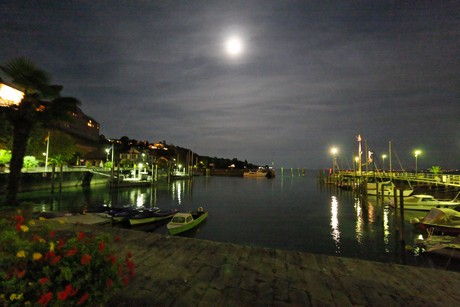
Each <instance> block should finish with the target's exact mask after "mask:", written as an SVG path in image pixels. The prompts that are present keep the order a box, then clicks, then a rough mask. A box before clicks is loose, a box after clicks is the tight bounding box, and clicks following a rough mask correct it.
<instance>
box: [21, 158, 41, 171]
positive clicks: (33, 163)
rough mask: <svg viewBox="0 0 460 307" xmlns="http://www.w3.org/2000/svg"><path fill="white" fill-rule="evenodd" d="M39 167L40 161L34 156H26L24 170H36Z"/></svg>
mask: <svg viewBox="0 0 460 307" xmlns="http://www.w3.org/2000/svg"><path fill="white" fill-rule="evenodd" d="M37 166H38V161H37V159H36V158H35V157H34V156H25V157H24V164H23V167H24V168H34V167H37Z"/></svg>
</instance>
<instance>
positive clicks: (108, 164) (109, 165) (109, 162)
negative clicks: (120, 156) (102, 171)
mask: <svg viewBox="0 0 460 307" xmlns="http://www.w3.org/2000/svg"><path fill="white" fill-rule="evenodd" d="M104 168H110V169H111V168H112V162H111V161H107V162H105V163H104Z"/></svg>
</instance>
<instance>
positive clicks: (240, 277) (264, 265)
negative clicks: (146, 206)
mask: <svg viewBox="0 0 460 307" xmlns="http://www.w3.org/2000/svg"><path fill="white" fill-rule="evenodd" d="M85 221H87V222H85ZM100 221H102V220H100V219H98V218H94V217H93V218H91V219H86V218H85V216H84V215H82V216H80V218H73V219H72V220H68V221H67V222H66V223H63V224H62V223H56V225H58V226H57V227H59V228H61V229H65V230H74V231H85V232H92V233H97V232H108V233H111V234H112V235H113V236H120V237H121V240H122V241H121V242H122V246H123V248H122V249H120V250H118V251H117V252H118V253H119V255H120V257H121V256H124V255H125V254H126V252H128V251H129V252H131V253H132V254H133V257H134V262H135V266H136V268H135V271H136V276H135V278H134V280H132V281H131V283H130V284H129V285H128V286H127V287H125V288H123V289H121V290H120V291H119V292H117V293H115V295H114V296H113V297H112V298H111V300H110V302H109V304H108V305H109V306H138V307H139V306H456V305H458V293H459V292H460V282H459V281H460V273H458V272H452V271H446V270H439V269H430V268H419V267H411V266H404V265H398V264H392V263H380V262H374V261H365V260H358V259H351V258H344V257H334V256H326V255H319V254H312V253H305V252H298V251H288V250H281V249H270V248H263V247H256V246H243V245H236V244H231V243H219V242H213V241H208V240H201V239H194V238H185V237H178V236H166V235H161V234H156V233H148V232H142V231H136V230H131V229H123V228H117V227H110V226H107V225H105V226H104V225H98V224H100V223H99V222H100ZM61 222H62V221H61ZM87 223H90V224H92V225H89V224H87Z"/></svg>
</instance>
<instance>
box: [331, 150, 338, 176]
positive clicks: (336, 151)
mask: <svg viewBox="0 0 460 307" xmlns="http://www.w3.org/2000/svg"><path fill="white" fill-rule="evenodd" d="M338 152H339V151H338V149H337V148H336V147H332V148H331V154H332V174H334V173H335V166H336V165H337V160H336V159H337V153H338Z"/></svg>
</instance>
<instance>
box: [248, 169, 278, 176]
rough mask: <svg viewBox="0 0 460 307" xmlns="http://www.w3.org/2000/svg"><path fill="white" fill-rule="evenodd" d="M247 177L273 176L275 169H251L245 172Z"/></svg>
mask: <svg viewBox="0 0 460 307" xmlns="http://www.w3.org/2000/svg"><path fill="white" fill-rule="evenodd" d="M243 177H245V178H273V177H275V170H274V169H272V168H267V167H259V168H258V169H257V170H249V171H247V172H244V173H243Z"/></svg>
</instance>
